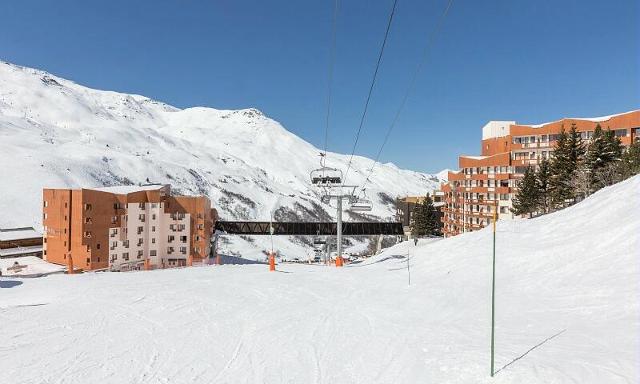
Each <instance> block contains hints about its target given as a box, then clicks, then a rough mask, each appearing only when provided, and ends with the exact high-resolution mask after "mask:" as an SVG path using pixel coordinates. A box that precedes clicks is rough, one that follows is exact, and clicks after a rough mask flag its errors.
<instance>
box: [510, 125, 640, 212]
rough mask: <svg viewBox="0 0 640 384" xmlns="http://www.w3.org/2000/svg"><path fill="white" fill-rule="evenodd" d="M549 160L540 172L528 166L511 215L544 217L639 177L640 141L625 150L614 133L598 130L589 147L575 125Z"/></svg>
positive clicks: (559, 143)
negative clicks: (605, 188) (620, 182)
mask: <svg viewBox="0 0 640 384" xmlns="http://www.w3.org/2000/svg"><path fill="white" fill-rule="evenodd" d="M554 149H555V150H554V151H553V152H552V153H551V155H550V157H549V159H542V160H541V162H540V164H539V166H538V169H534V168H533V167H531V166H529V167H527V169H526V170H525V172H524V177H523V178H522V180H520V182H519V183H518V193H517V194H516V197H515V198H514V200H513V209H512V211H513V212H514V213H515V214H517V215H528V216H529V217H531V216H534V215H540V214H545V213H548V212H552V211H554V210H557V209H561V208H564V207H566V206H568V205H571V204H574V203H576V202H578V201H580V200H582V199H584V198H585V197H587V196H589V195H590V194H592V193H594V192H595V191H597V190H599V189H600V188H603V187H606V186H608V185H612V184H615V183H617V182H619V181H622V180H624V179H627V178H629V177H631V176H633V175H637V174H639V173H640V141H639V140H638V138H636V140H635V141H634V142H633V143H632V144H631V145H630V146H629V147H628V148H627V149H626V150H625V148H624V146H623V145H622V143H621V141H620V138H619V137H617V136H616V135H615V132H614V131H612V130H610V129H607V130H603V129H602V127H601V126H600V124H598V125H597V126H596V128H595V129H594V131H593V135H592V136H591V141H590V142H589V143H588V145H587V144H586V143H585V142H584V141H583V140H582V136H581V135H580V132H578V131H577V129H576V126H575V124H573V125H572V126H571V129H570V130H569V131H568V132H567V131H565V129H564V127H563V128H562V129H561V131H560V134H559V135H558V138H557V141H556V146H555V148H554Z"/></svg>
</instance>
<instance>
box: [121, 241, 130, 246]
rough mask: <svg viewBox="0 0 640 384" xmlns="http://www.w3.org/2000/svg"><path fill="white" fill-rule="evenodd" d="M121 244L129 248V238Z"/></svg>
mask: <svg viewBox="0 0 640 384" xmlns="http://www.w3.org/2000/svg"><path fill="white" fill-rule="evenodd" d="M122 245H124V247H125V248H129V240H125V241H123V242H122Z"/></svg>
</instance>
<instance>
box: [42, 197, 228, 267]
mask: <svg viewBox="0 0 640 384" xmlns="http://www.w3.org/2000/svg"><path fill="white" fill-rule="evenodd" d="M215 220H216V212H215V210H214V209H212V208H211V202H210V201H209V199H208V198H207V197H205V196H172V195H171V187H170V186H169V185H146V186H139V187H138V186H122V187H106V188H95V189H44V190H43V226H44V239H43V247H44V249H43V255H44V259H45V260H47V261H49V262H52V263H56V264H63V265H67V262H68V260H67V258H68V257H69V255H71V260H72V262H73V266H74V268H76V269H82V270H100V269H109V270H116V271H126V270H135V269H143V268H145V266H146V267H147V268H168V267H178V266H186V265H190V264H191V263H192V262H199V261H202V260H204V259H206V258H207V257H208V255H209V248H210V241H211V234H212V232H213V226H214V221H215Z"/></svg>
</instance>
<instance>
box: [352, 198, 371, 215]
mask: <svg viewBox="0 0 640 384" xmlns="http://www.w3.org/2000/svg"><path fill="white" fill-rule="evenodd" d="M350 208H351V210H352V211H357V212H369V211H371V210H372V209H373V204H371V200H369V199H364V198H357V199H356V201H354V202H352V203H351V206H350Z"/></svg>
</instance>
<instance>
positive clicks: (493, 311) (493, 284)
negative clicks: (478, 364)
mask: <svg viewBox="0 0 640 384" xmlns="http://www.w3.org/2000/svg"><path fill="white" fill-rule="evenodd" d="M497 218H498V203H497V201H496V204H495V207H494V210H493V267H492V272H491V377H493V375H494V350H495V314H496V220H497Z"/></svg>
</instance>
